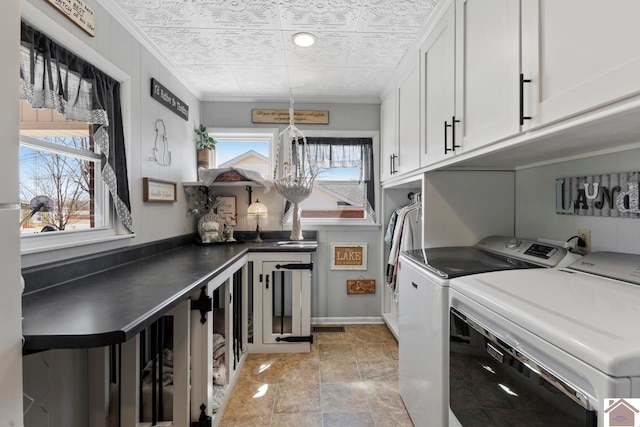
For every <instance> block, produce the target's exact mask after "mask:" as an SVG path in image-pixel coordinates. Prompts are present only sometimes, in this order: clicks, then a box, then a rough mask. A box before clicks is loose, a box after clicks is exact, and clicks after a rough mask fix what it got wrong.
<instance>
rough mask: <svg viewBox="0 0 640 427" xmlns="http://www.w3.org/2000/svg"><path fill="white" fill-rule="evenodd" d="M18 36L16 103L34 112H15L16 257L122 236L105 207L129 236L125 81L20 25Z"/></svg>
mask: <svg viewBox="0 0 640 427" xmlns="http://www.w3.org/2000/svg"><path fill="white" fill-rule="evenodd" d="M59 36H60V35H59ZM20 39H21V43H20V82H19V85H20V98H21V99H24V100H26V102H27V103H28V104H29V106H31V107H33V108H34V109H35V110H31V109H29V108H27V106H26V104H24V103H23V107H21V109H22V118H21V121H22V131H21V136H20V155H21V157H20V168H21V172H20V173H21V176H20V179H21V203H22V204H23V207H24V211H25V212H23V218H22V220H21V222H22V223H21V227H20V228H21V230H22V231H23V236H24V237H25V239H23V242H22V243H23V244H22V246H21V251H22V253H23V254H25V253H32V252H38V251H44V250H50V249H52V248H56V249H57V248H64V247H71V246H77V245H78V244H92V243H97V242H99V241H103V240H104V239H111V238H113V237H116V236H117V235H118V234H124V233H119V230H117V229H116V228H115V227H112V226H111V224H112V223H113V221H110V217H111V215H110V213H111V209H110V207H113V211H114V213H115V214H116V215H117V217H118V218H119V220H120V221H119V223H120V224H121V225H122V226H124V228H126V231H125V230H124V229H122V231H124V232H125V233H130V234H132V233H133V221H132V216H131V204H130V201H129V183H128V174H127V164H126V163H127V162H126V150H125V140H124V130H123V118H122V106H121V95H120V89H121V83H120V82H123V81H124V80H125V79H126V78H127V76H126V75H125V74H124V73H122V72H121V71H120V70H117V69H116V68H115V67H114V66H113V65H112V64H110V63H108V62H106V61H104V60H103V59H102V58H100V57H98V56H92V55H90V56H92V57H93V59H97V60H99V61H100V63H101V66H106V70H107V71H106V72H105V71H102V70H100V69H98V68H97V67H95V66H94V65H93V64H91V63H90V62H87V61H86V60H85V59H83V58H80V57H78V56H76V55H75V54H74V53H73V52H72V51H70V50H68V49H67V48H65V47H64V46H62V45H59V44H58V43H56V42H54V41H53V40H52V39H50V38H49V37H47V36H46V34H44V33H41V32H40V31H39V30H37V29H35V28H33V27H31V26H29V25H27V24H26V23H25V22H22V24H21V30H20ZM74 40H75V39H74ZM107 72H108V73H110V74H107ZM112 76H115V78H114V77H112ZM116 78H117V80H116ZM54 111H55V112H56V113H59V114H54ZM41 226H42V227H41ZM97 228H103V230H102V232H96V231H95V229H97ZM47 230H55V232H53V233H52V232H47V233H43V232H42V231H47ZM72 230H75V231H76V232H75V233H74V232H72ZM36 236H41V237H38V238H35V237H36ZM31 237H34V239H31ZM117 238H119V237H117Z"/></svg>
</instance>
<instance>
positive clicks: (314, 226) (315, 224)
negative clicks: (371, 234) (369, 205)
mask: <svg viewBox="0 0 640 427" xmlns="http://www.w3.org/2000/svg"><path fill="white" fill-rule="evenodd" d="M301 225H302V229H303V230H309V229H311V230H318V231H323V230H348V229H352V230H353V231H371V230H380V229H381V228H382V225H380V224H371V223H370V222H359V221H355V222H348V221H341V222H330V221H302V224H301ZM282 229H283V230H287V231H289V230H291V224H284V225H283V226H282Z"/></svg>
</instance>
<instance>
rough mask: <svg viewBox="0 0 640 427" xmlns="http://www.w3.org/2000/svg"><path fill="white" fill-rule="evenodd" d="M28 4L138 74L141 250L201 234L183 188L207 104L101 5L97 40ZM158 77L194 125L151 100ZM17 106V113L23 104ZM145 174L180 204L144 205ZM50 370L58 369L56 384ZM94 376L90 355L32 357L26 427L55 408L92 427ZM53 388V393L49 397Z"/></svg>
mask: <svg viewBox="0 0 640 427" xmlns="http://www.w3.org/2000/svg"><path fill="white" fill-rule="evenodd" d="M11 1H13V0H11ZM28 3H29V4H30V5H31V6H33V7H35V8H36V9H37V10H40V11H42V12H44V13H45V14H46V15H47V16H48V17H49V18H50V19H51V20H52V21H53V22H54V24H57V25H59V26H61V27H63V29H65V30H66V31H68V32H70V33H72V34H73V35H74V36H75V37H76V38H77V39H78V40H80V41H81V42H82V43H84V44H86V45H87V46H89V47H90V48H92V49H94V50H95V51H96V52H97V53H98V54H100V55H102V56H103V57H105V58H106V59H107V60H108V61H110V62H111V63H113V64H114V65H115V66H116V67H118V68H119V69H120V70H122V71H123V72H124V73H126V74H127V75H129V76H130V81H129V82H128V83H126V85H127V86H128V88H129V92H130V98H129V100H128V101H127V100H126V99H124V100H123V111H124V117H123V119H124V122H125V126H126V128H125V137H126V138H127V144H128V148H127V158H128V160H129V170H128V173H129V189H130V193H131V210H132V215H133V221H134V229H135V233H136V237H135V238H133V239H131V241H130V242H129V243H130V244H132V245H136V244H141V243H146V242H151V241H155V240H160V239H165V238H170V237H173V236H179V235H183V234H187V233H191V232H193V218H191V217H188V216H187V215H186V210H187V206H186V200H185V197H184V192H183V191H182V186H181V185H180V183H181V182H182V181H195V180H196V151H195V139H194V133H193V130H194V128H195V127H197V126H198V125H199V124H200V101H199V99H198V98H197V97H196V96H195V95H194V94H192V93H191V92H189V90H188V89H187V88H186V87H185V86H184V85H183V84H181V83H180V79H178V78H176V77H175V76H174V75H172V73H171V72H170V71H169V70H168V69H167V68H166V67H164V66H163V65H162V64H161V63H160V62H159V61H158V60H157V59H156V58H155V57H153V56H152V55H151V53H150V52H149V51H148V50H147V49H145V48H144V47H143V46H142V45H141V44H140V43H139V42H138V41H136V40H135V39H134V37H133V36H132V35H131V34H129V33H128V32H127V31H126V30H125V29H124V28H123V26H122V25H121V24H120V23H119V22H118V21H117V20H116V19H114V18H113V17H112V16H111V15H109V14H108V13H107V12H106V11H105V10H104V9H103V8H102V7H101V6H100V5H99V4H98V3H97V2H96V1H95V0H86V3H87V4H88V5H89V6H90V7H91V8H93V10H94V11H95V14H96V36H95V37H94V38H92V37H89V36H88V35H87V34H85V33H84V32H83V31H82V30H81V29H79V28H77V27H76V26H75V25H74V24H73V23H71V22H70V21H69V20H68V19H67V18H65V17H64V16H62V15H61V14H60V13H58V12H57V11H56V10H55V9H54V8H53V7H51V6H50V5H49V4H48V3H47V2H44V1H41V0H28ZM27 6H28V5H27ZM24 12H27V15H25V18H26V19H27V20H29V15H28V13H29V11H28V10H26V8H25V9H24V10H23V13H24ZM32 19H33V18H32ZM39 29H40V30H41V31H42V32H44V33H48V34H50V35H51V36H52V37H53V38H56V37H59V36H60V32H59V31H58V30H55V25H54V26H52V27H48V28H39ZM52 33H53V34H52ZM71 50H73V48H71ZM151 77H153V78H155V79H157V80H158V81H159V82H160V83H162V84H163V85H164V86H166V87H167V88H168V89H169V90H171V91H172V92H173V93H174V94H175V95H176V96H178V97H179V98H181V99H182V100H183V101H185V102H186V103H187V104H188V105H189V121H185V120H183V119H182V118H180V117H179V116H177V115H176V114H174V113H173V112H171V111H170V110H168V109H167V108H165V107H164V106H162V105H161V104H160V103H158V102H157V101H155V100H154V99H152V98H151V96H150V79H151ZM11 102H12V103H13V105H15V108H17V103H16V102H15V101H11ZM158 119H162V120H164V123H165V126H166V129H167V138H168V141H169V149H170V151H171V153H172V164H171V166H169V167H164V166H159V165H158V164H157V163H155V162H152V161H150V160H148V157H150V156H151V155H152V148H153V146H154V139H155V137H156V132H155V122H156V120H158ZM127 124H128V125H127ZM16 125H17V123H16ZM143 177H151V178H156V179H161V180H167V181H173V182H177V183H178V202H177V203H169V204H167V203H157V204H153V203H144V202H143V201H142V178H143ZM110 247H111V246H109V245H108V244H98V245H92V246H83V247H79V248H71V249H66V250H60V251H49V252H46V253H43V254H34V255H29V256H23V257H22V263H23V266H24V267H26V266H29V265H37V264H40V263H44V262H50V261H53V260H56V259H65V258H72V257H74V256H77V255H79V254H87V253H90V252H100V251H104V250H107V249H109V248H110ZM2 299H3V300H4V298H2ZM47 365H49V366H50V367H51V371H50V372H51V383H50V382H49V368H48V367H47ZM86 372H87V351H86V350H66V351H48V352H44V353H41V354H37V355H33V356H29V357H25V358H24V380H23V382H24V388H25V391H26V393H27V394H29V395H30V396H31V397H33V398H34V399H35V403H34V405H33V406H32V407H31V409H30V410H29V412H28V413H27V415H26V417H25V426H26V427H39V426H45V425H47V424H46V412H45V411H47V412H49V414H50V420H51V424H50V425H51V426H65V427H86V426H87V408H86V403H87V401H86V399H87V397H86V396H87V386H86ZM49 387H51V390H50V392H49V394H48V395H47V390H48V389H49ZM45 398H46V402H45V401H44V399H45Z"/></svg>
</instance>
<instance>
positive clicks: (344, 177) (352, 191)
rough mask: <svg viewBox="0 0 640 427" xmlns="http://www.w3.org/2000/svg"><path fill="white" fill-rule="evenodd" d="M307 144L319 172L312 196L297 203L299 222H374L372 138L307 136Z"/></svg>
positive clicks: (312, 161)
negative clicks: (299, 208) (300, 214)
mask: <svg viewBox="0 0 640 427" xmlns="http://www.w3.org/2000/svg"><path fill="white" fill-rule="evenodd" d="M307 144H308V146H309V156H310V160H311V163H312V164H315V165H316V166H317V167H318V168H319V171H318V175H317V176H316V179H315V181H314V186H313V192H312V194H311V196H309V197H308V198H307V199H305V200H304V201H302V203H301V204H300V207H301V209H302V219H303V220H314V221H336V220H366V221H367V222H375V221H376V215H375V211H374V206H375V196H374V193H375V180H374V166H373V140H372V138H344V137H338V138H329V137H307ZM290 214H291V213H290V212H287V215H286V218H287V219H289V218H288V217H289V216H290Z"/></svg>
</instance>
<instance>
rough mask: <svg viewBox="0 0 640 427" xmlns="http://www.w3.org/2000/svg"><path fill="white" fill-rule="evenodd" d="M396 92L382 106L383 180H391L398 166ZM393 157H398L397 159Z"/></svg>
mask: <svg viewBox="0 0 640 427" xmlns="http://www.w3.org/2000/svg"><path fill="white" fill-rule="evenodd" d="M396 112H397V109H396V91H395V90H392V91H391V93H389V95H387V97H386V98H385V99H384V101H382V105H381V106H380V139H381V145H382V149H381V154H382V155H381V160H380V169H381V172H380V176H381V180H383V181H384V180H385V179H388V178H391V176H392V175H394V170H395V169H396V168H397V166H398V159H397V155H398V151H397V145H396V141H397V139H396V137H397V133H396V122H397V116H396ZM393 156H396V157H395V158H394V157H393Z"/></svg>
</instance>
